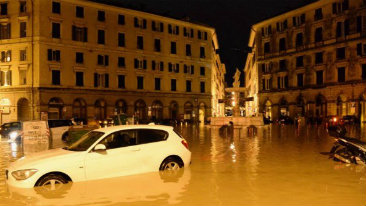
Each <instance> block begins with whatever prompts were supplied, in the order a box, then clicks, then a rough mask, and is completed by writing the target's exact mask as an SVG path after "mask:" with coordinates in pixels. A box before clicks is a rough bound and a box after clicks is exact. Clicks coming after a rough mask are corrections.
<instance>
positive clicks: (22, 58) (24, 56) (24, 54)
mask: <svg viewBox="0 0 366 206" xmlns="http://www.w3.org/2000/svg"><path fill="white" fill-rule="evenodd" d="M19 60H20V61H27V50H25V49H24V50H20V51H19Z"/></svg>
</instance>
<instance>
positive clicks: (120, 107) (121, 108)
mask: <svg viewBox="0 0 366 206" xmlns="http://www.w3.org/2000/svg"><path fill="white" fill-rule="evenodd" d="M115 112H116V113H117V114H123V113H127V104H126V102H125V101H124V100H123V99H119V100H117V101H116V107H115Z"/></svg>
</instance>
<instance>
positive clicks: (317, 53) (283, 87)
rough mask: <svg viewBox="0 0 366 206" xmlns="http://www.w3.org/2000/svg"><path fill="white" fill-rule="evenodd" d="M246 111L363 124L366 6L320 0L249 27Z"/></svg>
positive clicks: (365, 110)
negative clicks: (350, 119) (350, 117)
mask: <svg viewBox="0 0 366 206" xmlns="http://www.w3.org/2000/svg"><path fill="white" fill-rule="evenodd" d="M249 46H250V47H251V48H252V52H251V53H250V54H249V55H248V58H247V60H246V66H245V69H244V70H245V73H246V87H247V90H248V96H249V97H253V98H254V101H252V102H250V103H247V106H248V107H249V108H250V110H251V111H247V112H249V113H256V112H257V113H264V115H265V116H267V117H271V119H272V120H276V119H277V118H279V116H280V115H284V116H290V117H295V116H298V115H300V116H305V117H326V116H330V115H338V116H340V117H342V116H345V115H355V116H357V117H359V118H360V119H361V121H362V122H365V121H366V118H365V117H366V107H365V106H366V105H365V103H366V58H365V57H366V2H365V1H363V0H352V1H349V0H319V1H316V2H314V3H311V4H308V5H306V6H304V7H301V8H299V9H295V10H292V11H289V12H287V13H284V14H281V15H279V16H276V17H273V18H270V19H267V20H264V21H262V22H259V23H257V24H255V25H253V26H252V29H251V35H250V39H249Z"/></svg>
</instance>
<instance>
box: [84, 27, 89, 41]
mask: <svg viewBox="0 0 366 206" xmlns="http://www.w3.org/2000/svg"><path fill="white" fill-rule="evenodd" d="M83 29H84V42H87V41H88V28H86V27H85V28H83Z"/></svg>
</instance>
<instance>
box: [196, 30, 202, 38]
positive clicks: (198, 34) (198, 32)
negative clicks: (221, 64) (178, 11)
mask: <svg viewBox="0 0 366 206" xmlns="http://www.w3.org/2000/svg"><path fill="white" fill-rule="evenodd" d="M197 38H198V39H202V32H201V31H200V30H197Z"/></svg>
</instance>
